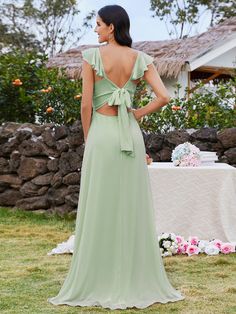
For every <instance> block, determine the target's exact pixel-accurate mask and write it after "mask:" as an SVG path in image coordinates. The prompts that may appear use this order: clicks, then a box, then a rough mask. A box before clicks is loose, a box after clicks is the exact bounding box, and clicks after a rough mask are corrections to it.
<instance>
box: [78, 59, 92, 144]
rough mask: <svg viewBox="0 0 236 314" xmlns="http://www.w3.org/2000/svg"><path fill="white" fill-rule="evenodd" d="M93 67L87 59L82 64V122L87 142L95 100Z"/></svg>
mask: <svg viewBox="0 0 236 314" xmlns="http://www.w3.org/2000/svg"><path fill="white" fill-rule="evenodd" d="M93 86H94V78H93V69H92V67H91V65H90V64H89V63H88V62H87V61H83V64H82V100H81V109H80V113H81V122H82V127H83V133H84V141H85V142H86V140H87V136H88V131H89V128H90V124H91V118H92V117H91V115H92V102H93Z"/></svg>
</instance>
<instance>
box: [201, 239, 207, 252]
mask: <svg viewBox="0 0 236 314" xmlns="http://www.w3.org/2000/svg"><path fill="white" fill-rule="evenodd" d="M208 245H209V241H206V240H200V241H199V242H198V247H199V249H200V250H201V252H204V251H205V248H206V247H207V246H208Z"/></svg>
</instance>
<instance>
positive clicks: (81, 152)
mask: <svg viewBox="0 0 236 314" xmlns="http://www.w3.org/2000/svg"><path fill="white" fill-rule="evenodd" d="M84 147H85V146H84V144H82V145H80V146H79V147H77V148H76V150H75V151H76V154H77V155H78V156H79V157H80V158H81V159H83V156H84Z"/></svg>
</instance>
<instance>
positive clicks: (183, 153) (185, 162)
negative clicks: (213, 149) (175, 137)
mask: <svg viewBox="0 0 236 314" xmlns="http://www.w3.org/2000/svg"><path fill="white" fill-rule="evenodd" d="M171 161H173V163H174V166H180V167H188V166H193V167H196V166H199V165H201V157H200V149H199V148H198V147H197V146H195V145H193V144H191V143H189V142H185V143H183V144H179V145H178V146H176V147H175V149H174V150H173V152H172V155H171Z"/></svg>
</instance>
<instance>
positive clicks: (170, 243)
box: [158, 233, 178, 257]
mask: <svg viewBox="0 0 236 314" xmlns="http://www.w3.org/2000/svg"><path fill="white" fill-rule="evenodd" d="M158 241H159V246H160V250H161V256H164V257H165V256H172V255H174V254H176V253H177V251H178V242H177V241H176V236H175V234H174V233H162V234H161V235H160V236H158Z"/></svg>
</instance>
